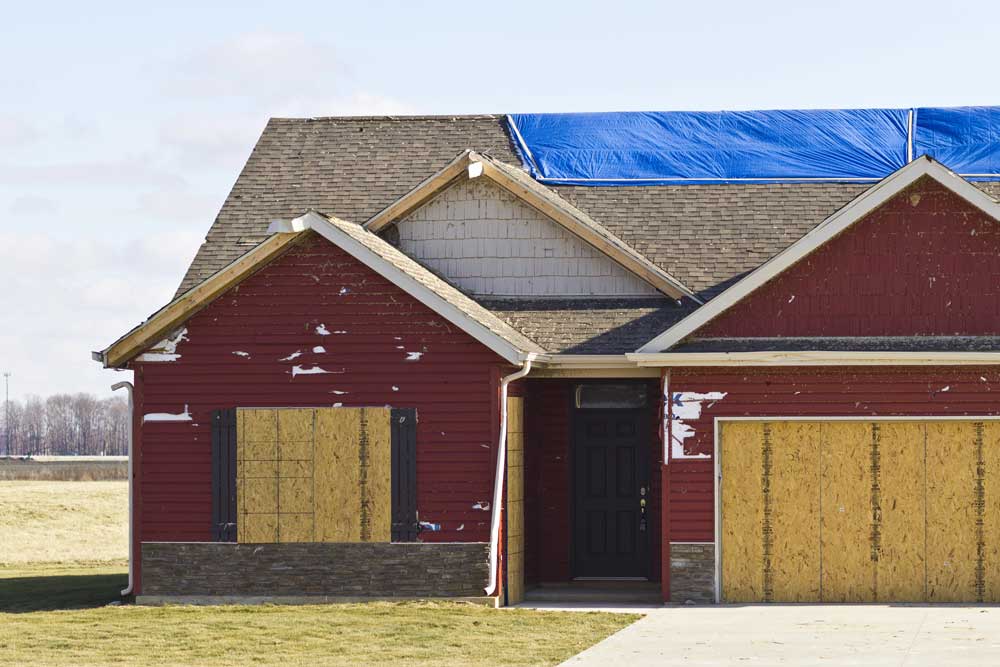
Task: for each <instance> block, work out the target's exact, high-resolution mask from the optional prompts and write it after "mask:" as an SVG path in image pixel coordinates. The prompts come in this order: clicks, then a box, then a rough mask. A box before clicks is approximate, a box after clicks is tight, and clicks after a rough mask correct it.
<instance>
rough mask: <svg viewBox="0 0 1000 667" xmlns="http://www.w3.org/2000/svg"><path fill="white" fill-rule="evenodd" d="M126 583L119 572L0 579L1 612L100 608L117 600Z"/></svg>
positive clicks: (123, 575)
mask: <svg viewBox="0 0 1000 667" xmlns="http://www.w3.org/2000/svg"><path fill="white" fill-rule="evenodd" d="M127 583H128V575H126V574H122V573H118V572H115V573H97V574H61V573H60V574H48V575H46V574H41V573H38V574H35V573H30V572H24V573H23V576H21V573H13V576H4V577H0V613H4V612H6V613H23V612H31V611H54V610H57V609H87V608H90V607H103V606H104V605H106V604H108V603H109V602H115V601H117V600H120V599H121V597H120V595H119V591H120V590H121V589H123V588H125V585H126V584H127Z"/></svg>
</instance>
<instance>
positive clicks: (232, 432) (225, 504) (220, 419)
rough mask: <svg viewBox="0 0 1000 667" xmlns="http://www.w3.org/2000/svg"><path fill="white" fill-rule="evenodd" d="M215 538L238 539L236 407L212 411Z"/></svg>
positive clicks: (216, 540) (213, 525)
mask: <svg viewBox="0 0 1000 667" xmlns="http://www.w3.org/2000/svg"><path fill="white" fill-rule="evenodd" d="M212 541H213V542H235V541H236V408H230V409H228V410H213V411H212Z"/></svg>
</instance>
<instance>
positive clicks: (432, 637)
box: [0, 482, 637, 667]
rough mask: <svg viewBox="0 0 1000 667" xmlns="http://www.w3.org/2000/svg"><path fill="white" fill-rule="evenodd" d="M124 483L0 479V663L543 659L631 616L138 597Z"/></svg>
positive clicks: (561, 656) (555, 657)
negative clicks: (133, 590)
mask: <svg viewBox="0 0 1000 667" xmlns="http://www.w3.org/2000/svg"><path fill="white" fill-rule="evenodd" d="M126 500H127V498H126V486H125V483H124V482H0V536H2V538H0V561H2V562H3V563H4V565H0V628H2V631H0V665H25V664H30V665H34V666H35V667H46V666H49V665H53V666H56V665H58V666H63V665H65V666H69V665H73V666H77V665H79V666H88V665H105V664H112V663H114V664H123V665H205V666H207V667H216V666H220V665H248V664H253V665H282V666H283V667H284V666H291V665H310V666H313V667H317V666H320V665H359V664H364V665H378V664H389V663H392V664H398V665H456V664H460V665H490V666H495V665H554V664H557V663H559V662H562V661H563V660H565V659H567V658H569V657H570V656H572V655H574V654H575V653H577V652H579V651H581V650H583V649H584V648H587V647H588V646H590V645H592V644H594V643H596V642H597V641H599V640H601V639H603V638H604V637H607V636H608V635H610V634H612V633H613V632H615V631H617V630H619V629H621V628H622V627H624V626H626V625H629V624H630V623H632V622H633V621H634V620H636V618H637V617H636V616H631V615H627V614H596V613H573V612H538V611H530V610H496V609H491V608H488V607H483V606H478V605H469V604H459V603H448V602H434V603H431V602H425V603H419V602H401V603H368V604H352V605H309V606H297V607H290V606H284V607H283V606H228V607H181V606H173V607H137V606H134V605H120V604H118V601H117V597H118V591H119V590H120V589H121V588H123V587H124V586H125V583H126V580H127V577H126V568H125V563H126V561H125V559H124V557H125V553H126V540H127V529H126V515H127V503H126Z"/></svg>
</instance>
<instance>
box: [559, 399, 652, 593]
mask: <svg viewBox="0 0 1000 667" xmlns="http://www.w3.org/2000/svg"><path fill="white" fill-rule="evenodd" d="M645 412H646V411H645V410H602V409H593V410H579V409H578V410H576V411H575V419H574V422H575V424H574V442H573V461H574V464H573V467H574V508H573V509H574V531H573V532H574V535H573V542H574V548H573V575H574V576H575V577H599V578H600V577H607V578H615V577H647V576H648V575H649V533H650V530H651V529H652V526H650V525H649V515H648V512H643V502H645V503H646V507H647V509H648V503H649V466H648V460H649V452H648V449H647V448H648V437H647V433H646V430H647V429H646V428H644V426H645V421H646V420H645V417H646V416H647V415H646V414H645Z"/></svg>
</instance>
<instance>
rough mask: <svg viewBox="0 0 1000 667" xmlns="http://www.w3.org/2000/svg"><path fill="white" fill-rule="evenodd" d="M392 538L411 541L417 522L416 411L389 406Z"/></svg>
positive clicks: (397, 540) (414, 537)
mask: <svg viewBox="0 0 1000 667" xmlns="http://www.w3.org/2000/svg"><path fill="white" fill-rule="evenodd" d="M391 414H392V417H391V418H392V541H393V542H414V541H416V539H417V533H418V532H420V527H419V525H417V411H416V409H414V408H393V410H392V413H391Z"/></svg>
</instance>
